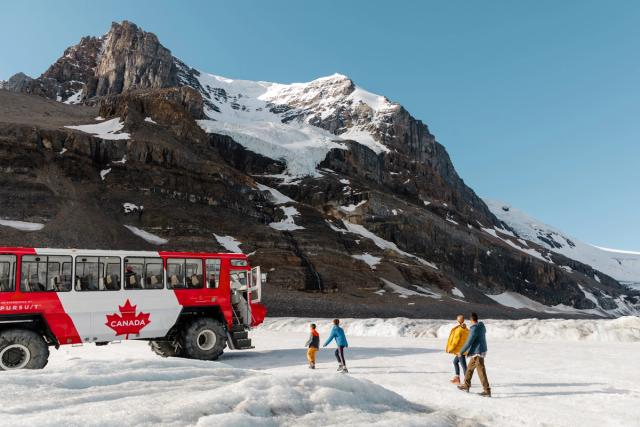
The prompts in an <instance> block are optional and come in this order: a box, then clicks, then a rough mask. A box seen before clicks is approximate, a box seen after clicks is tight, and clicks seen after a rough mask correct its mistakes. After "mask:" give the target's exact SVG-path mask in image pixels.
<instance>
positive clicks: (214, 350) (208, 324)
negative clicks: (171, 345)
mask: <svg viewBox="0 0 640 427" xmlns="http://www.w3.org/2000/svg"><path fill="white" fill-rule="evenodd" d="M180 345H181V347H182V354H181V356H182V357H186V358H188V359H200V360H217V359H218V357H220V356H221V355H222V352H223V351H224V348H225V347H226V346H227V333H226V331H225V329H224V326H222V324H221V323H220V322H218V321H217V320H214V319H209V318H201V319H196V320H194V321H193V322H191V323H190V324H189V325H187V326H186V327H185V328H184V330H183V331H182V336H181V337H180Z"/></svg>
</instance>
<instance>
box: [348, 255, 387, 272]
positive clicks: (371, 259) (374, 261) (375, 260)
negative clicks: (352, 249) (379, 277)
mask: <svg viewBox="0 0 640 427" xmlns="http://www.w3.org/2000/svg"><path fill="white" fill-rule="evenodd" d="M351 258H355V259H358V260H360V261H362V262H365V263H366V264H367V265H369V267H371V269H372V270H375V269H376V265H378V264H380V261H382V257H377V256H373V255H371V254H369V253H368V252H365V253H363V254H360V255H351Z"/></svg>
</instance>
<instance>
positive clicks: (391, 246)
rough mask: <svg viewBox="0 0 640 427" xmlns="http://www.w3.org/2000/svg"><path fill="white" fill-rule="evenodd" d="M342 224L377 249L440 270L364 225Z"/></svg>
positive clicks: (345, 221)
mask: <svg viewBox="0 0 640 427" xmlns="http://www.w3.org/2000/svg"><path fill="white" fill-rule="evenodd" d="M342 223H343V224H344V226H345V227H346V228H347V231H348V232H350V233H354V234H358V235H360V236H362V237H366V238H367V239H370V240H371V241H373V243H375V245H376V246H377V247H379V248H380V249H388V250H392V251H394V252H395V253H397V254H398V255H401V256H404V257H407V258H413V259H415V260H416V261H418V262H419V263H420V264H422V265H426V266H428V267H431V268H433V269H436V270H437V269H438V267H437V266H436V265H435V264H433V263H431V262H429V261H426V260H424V259H422V258H420V257H418V256H416V255H413V254H410V253H408V252H405V251H403V250H402V249H400V248H399V247H398V246H397V245H396V244H395V243H393V242H390V241H388V240H385V239H383V238H382V237H379V236H377V235H375V234H374V233H372V232H371V231H369V230H367V229H366V228H364V227H363V226H362V225H360V224H353V223H351V222H349V221H347V220H346V219H345V220H342ZM329 226H330V227H332V229H334V230H335V231H340V232H342V233H344V230H340V229H338V228H337V227H335V226H333V225H331V224H329Z"/></svg>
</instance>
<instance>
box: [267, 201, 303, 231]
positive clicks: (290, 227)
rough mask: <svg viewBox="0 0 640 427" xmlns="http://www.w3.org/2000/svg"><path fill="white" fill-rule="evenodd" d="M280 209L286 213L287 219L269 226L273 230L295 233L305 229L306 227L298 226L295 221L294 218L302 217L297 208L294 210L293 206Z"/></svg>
mask: <svg viewBox="0 0 640 427" xmlns="http://www.w3.org/2000/svg"><path fill="white" fill-rule="evenodd" d="M280 209H281V210H282V212H283V213H284V215H285V218H283V219H282V220H280V221H278V222H272V223H271V224H269V226H270V227H271V228H275V229H276V230H280V231H295V230H302V229H304V227H302V226H301V225H297V224H296V223H295V221H294V220H293V217H294V216H297V215H300V212H298V210H297V209H296V208H294V207H293V206H280Z"/></svg>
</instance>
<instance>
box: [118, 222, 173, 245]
mask: <svg viewBox="0 0 640 427" xmlns="http://www.w3.org/2000/svg"><path fill="white" fill-rule="evenodd" d="M125 227H126V228H127V229H128V230H129V231H131V232H132V233H133V234H135V235H136V236H138V237H140V238H142V239H143V240H146V241H147V242H149V243H151V244H153V245H164V244H165V243H167V242H168V241H169V240H167V239H163V238H162V237H160V236H156V235H155V234H152V233H149V232H148V231H144V230H142V229H140V228H138V227H134V226H133V225H125Z"/></svg>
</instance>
